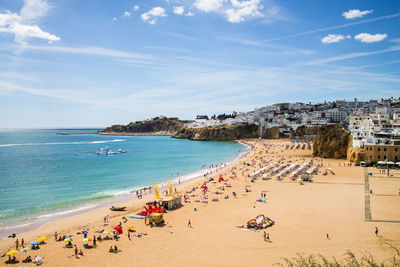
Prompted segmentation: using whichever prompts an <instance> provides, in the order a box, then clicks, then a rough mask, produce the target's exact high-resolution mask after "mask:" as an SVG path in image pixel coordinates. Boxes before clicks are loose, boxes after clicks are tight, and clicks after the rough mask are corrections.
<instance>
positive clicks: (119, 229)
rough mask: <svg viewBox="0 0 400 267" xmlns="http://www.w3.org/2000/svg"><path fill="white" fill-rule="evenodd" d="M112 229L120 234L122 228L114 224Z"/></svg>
mask: <svg viewBox="0 0 400 267" xmlns="http://www.w3.org/2000/svg"><path fill="white" fill-rule="evenodd" d="M114 230H115V231H117V232H118V234H122V229H121V227H119V226H115V227H114Z"/></svg>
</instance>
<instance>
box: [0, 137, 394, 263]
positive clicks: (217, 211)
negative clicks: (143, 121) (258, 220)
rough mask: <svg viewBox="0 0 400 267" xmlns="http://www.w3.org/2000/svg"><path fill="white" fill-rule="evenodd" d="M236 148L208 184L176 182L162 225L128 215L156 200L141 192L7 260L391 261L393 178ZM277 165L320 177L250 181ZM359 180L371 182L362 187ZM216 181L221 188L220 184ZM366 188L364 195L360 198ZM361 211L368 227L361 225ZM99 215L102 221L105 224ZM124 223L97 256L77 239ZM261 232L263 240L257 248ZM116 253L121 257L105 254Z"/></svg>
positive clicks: (283, 153)
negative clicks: (173, 202) (113, 249)
mask: <svg viewBox="0 0 400 267" xmlns="http://www.w3.org/2000/svg"><path fill="white" fill-rule="evenodd" d="M243 143H245V144H247V145H250V146H252V147H253V149H252V151H251V152H250V153H248V154H246V156H245V157H243V158H241V159H240V160H238V161H237V162H235V163H233V164H231V165H228V166H227V167H224V168H221V169H218V170H217V171H214V172H213V173H212V174H211V175H208V176H207V177H200V178H197V179H194V180H190V181H187V182H185V183H182V184H179V182H178V184H175V188H176V191H177V193H176V194H178V195H181V196H183V195H185V194H186V196H187V197H188V203H183V206H182V207H181V208H179V209H176V210H173V211H168V212H167V213H165V214H164V219H165V221H166V223H165V225H164V226H159V227H150V226H147V225H145V223H144V220H141V219H132V218H129V217H128V215H129V214H136V213H137V212H139V211H141V210H142V207H143V206H144V205H145V203H146V202H149V201H154V199H155V197H154V194H149V195H145V196H144V197H143V199H132V200H129V201H128V202H125V203H119V204H118V205H121V206H126V207H127V211H123V212H111V211H110V210H109V207H104V208H100V209H96V210H93V211H90V212H87V213H83V214H79V215H76V216H71V217H65V218H62V219H59V220H56V221H51V222H48V223H46V224H45V225H43V226H41V227H40V228H37V229H34V230H32V231H30V232H25V233H22V234H18V235H17V237H16V238H18V239H19V241H20V240H21V238H23V239H24V240H25V244H28V243H29V242H30V241H33V240H36V239H38V238H39V237H43V236H44V237H47V240H46V244H44V245H41V246H40V249H39V250H35V251H28V252H20V253H18V254H16V255H15V256H16V257H17V259H18V260H20V261H21V260H22V259H24V258H25V257H26V256H27V255H31V256H32V257H34V256H35V255H40V256H41V257H44V261H45V263H44V265H48V266H150V265H158V266H271V265H273V264H274V263H277V262H279V261H281V262H282V258H283V257H294V256H296V253H304V254H305V255H307V254H322V255H324V256H325V257H328V258H329V257H336V258H337V259H341V258H343V257H344V255H345V253H346V251H347V250H351V251H353V252H355V253H356V254H357V253H362V252H366V251H368V252H371V253H372V255H373V256H374V258H375V259H376V260H385V259H387V258H389V257H391V256H392V255H393V250H392V249H390V246H395V247H397V248H399V247H400V227H399V226H400V224H399V221H400V214H399V212H398V211H399V210H400V196H399V195H398V189H399V188H400V178H399V177H400V174H399V172H398V171H397V172H396V171H395V172H392V174H393V175H394V176H393V177H384V175H382V174H379V173H378V171H377V170H376V169H374V168H368V170H365V168H363V167H355V166H354V165H352V166H350V164H349V162H346V161H345V160H333V159H318V158H312V156H311V154H312V150H310V149H307V148H306V149H301V148H300V149H294V148H293V149H290V148H291V147H292V146H296V145H297V144H296V143H294V144H293V143H292V142H291V141H290V140H259V139H251V140H244V141H243ZM311 160H312V162H311ZM282 163H284V164H285V166H286V168H287V169H289V168H293V169H294V170H295V168H300V167H298V166H302V165H303V164H304V165H305V164H307V165H310V166H315V167H317V166H318V169H319V172H318V173H315V174H314V175H313V176H312V180H313V182H302V184H300V183H299V182H298V181H297V180H294V181H293V180H292V179H289V176H290V174H289V175H286V176H283V175H282V177H281V178H280V179H281V180H276V176H277V174H275V175H272V174H271V175H270V177H268V178H271V179H269V180H263V179H262V176H261V175H259V176H258V177H257V179H255V180H254V182H252V181H251V180H252V176H251V174H253V173H254V172H256V171H258V170H260V169H261V168H262V167H266V166H271V165H274V166H276V167H274V168H275V169H278V168H280V167H281V166H283V165H282ZM294 165H296V166H294ZM292 166H293V167H292ZM283 170H284V169H283ZM365 172H369V173H372V174H373V175H372V176H371V177H370V178H368V179H366V176H365ZM271 173H273V170H272V171H271ZM325 173H326V175H324V174H325ZM379 175H382V177H380V176H379ZM267 176H268V175H267ZM220 177H222V178H223V181H221V182H218V181H217V180H218V179H219V178H220ZM396 177H397V178H396ZM210 178H214V180H213V181H210ZM366 181H367V183H368V188H369V189H370V190H372V193H371V192H369V191H368V190H366ZM205 182H207V183H206V185H207V187H208V190H207V193H206V194H205V195H203V193H202V189H201V188H200V187H201V186H202V185H203V184H204V183H205ZM228 185H229V186H228ZM196 188H197V189H196ZM222 188H223V189H222ZM217 192H218V193H217ZM233 192H235V195H236V196H234V194H233ZM262 194H266V197H265V200H266V202H265V203H264V202H258V201H256V200H257V199H259V198H261V196H262ZM206 196H207V199H206V198H205V197H206ZM226 197H228V198H226ZM213 199H217V201H213ZM367 200H368V201H369V206H370V209H369V210H367V209H366V203H367ZM189 202H190V203H189ZM368 212H369V213H370V215H371V220H366V214H367V213H368ZM260 214H263V215H265V216H267V217H269V218H271V219H272V220H273V221H274V222H275V223H274V224H273V225H272V226H270V227H268V228H266V229H263V230H260V231H255V230H248V229H246V224H247V222H248V221H249V220H251V219H254V218H255V217H256V216H258V215H260ZM106 215H110V217H109V221H108V222H107V223H106V225H105V224H104V216H106ZM122 216H125V217H127V219H128V221H127V222H126V223H122V228H123V230H124V233H123V234H122V235H120V239H119V241H114V240H107V241H101V242H100V241H98V242H97V247H96V248H93V249H84V248H83V244H84V242H83V235H81V234H77V233H78V232H81V231H82V229H83V228H88V229H89V231H88V232H89V233H88V237H90V238H93V236H94V235H96V236H98V235H100V234H99V233H96V231H101V230H104V231H112V229H113V228H114V226H116V225H118V224H119V223H120V222H123V220H122V219H121V218H122ZM189 220H190V223H191V226H188V222H189ZM129 226H135V230H136V232H135V233H132V234H131V240H129V239H128V237H127V232H126V228H127V227H129ZM242 226H244V228H242ZM375 227H377V228H378V229H379V234H378V235H376V234H375ZM264 231H265V232H266V233H268V234H269V236H270V241H271V242H266V241H265V240H264V238H263V233H264ZM54 232H57V233H58V234H59V235H72V236H71V238H72V243H73V244H74V245H76V246H77V248H78V249H79V250H80V249H82V251H83V253H84V255H85V256H82V257H78V258H75V257H74V249H69V248H63V246H64V245H65V244H66V242H65V241H61V242H55V240H54V237H53V234H54ZM140 233H143V234H142V235H139V234H140ZM133 235H138V236H141V237H136V236H133ZM102 236H103V237H104V233H103V234H102ZM90 243H91V242H90ZM115 245H116V246H117V247H118V249H119V250H121V252H119V253H109V252H108V250H109V248H110V246H115ZM14 248H15V239H14V238H6V239H3V240H1V241H0V251H1V254H4V253H6V252H7V251H9V250H11V249H14ZM6 258H7V257H6ZM6 258H4V259H6ZM25 265H26V266H33V264H32V263H26V264H25Z"/></svg>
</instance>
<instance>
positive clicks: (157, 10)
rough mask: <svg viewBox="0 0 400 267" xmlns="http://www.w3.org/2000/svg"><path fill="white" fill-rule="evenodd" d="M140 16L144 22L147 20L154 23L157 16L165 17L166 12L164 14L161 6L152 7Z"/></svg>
mask: <svg viewBox="0 0 400 267" xmlns="http://www.w3.org/2000/svg"><path fill="white" fill-rule="evenodd" d="M140 16H141V17H142V20H143V21H145V22H148V23H150V24H155V23H156V22H157V17H165V16H167V14H165V9H164V8H162V7H159V6H158V7H153V9H152V10H150V11H149V12H146V13H143V14H142V15H140Z"/></svg>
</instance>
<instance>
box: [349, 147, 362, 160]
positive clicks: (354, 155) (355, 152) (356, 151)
mask: <svg viewBox="0 0 400 267" xmlns="http://www.w3.org/2000/svg"><path fill="white" fill-rule="evenodd" d="M364 159H365V154H364V149H362V148H359V147H350V148H349V149H348V150H347V160H348V161H350V162H354V163H356V162H360V161H362V160H364Z"/></svg>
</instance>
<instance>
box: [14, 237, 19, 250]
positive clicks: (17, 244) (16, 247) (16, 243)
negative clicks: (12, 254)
mask: <svg viewBox="0 0 400 267" xmlns="http://www.w3.org/2000/svg"><path fill="white" fill-rule="evenodd" d="M18 247H19V241H18V238H17V240H15V249H16V250H18Z"/></svg>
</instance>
